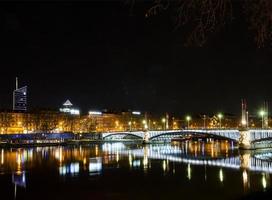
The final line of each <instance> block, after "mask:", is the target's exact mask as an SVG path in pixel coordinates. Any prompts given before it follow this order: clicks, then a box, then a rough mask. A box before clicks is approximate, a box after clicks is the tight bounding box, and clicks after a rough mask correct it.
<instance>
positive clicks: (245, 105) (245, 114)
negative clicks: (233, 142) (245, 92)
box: [241, 99, 248, 128]
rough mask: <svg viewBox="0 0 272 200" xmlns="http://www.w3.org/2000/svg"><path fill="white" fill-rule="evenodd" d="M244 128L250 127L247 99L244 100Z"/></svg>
mask: <svg viewBox="0 0 272 200" xmlns="http://www.w3.org/2000/svg"><path fill="white" fill-rule="evenodd" d="M241 123H242V127H244V128H247V127H248V111H247V103H246V100H245V99H242V121H241Z"/></svg>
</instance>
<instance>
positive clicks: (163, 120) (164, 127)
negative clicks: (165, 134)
mask: <svg viewBox="0 0 272 200" xmlns="http://www.w3.org/2000/svg"><path fill="white" fill-rule="evenodd" d="M162 123H163V129H164V130H165V129H166V124H165V123H166V119H165V118H162Z"/></svg>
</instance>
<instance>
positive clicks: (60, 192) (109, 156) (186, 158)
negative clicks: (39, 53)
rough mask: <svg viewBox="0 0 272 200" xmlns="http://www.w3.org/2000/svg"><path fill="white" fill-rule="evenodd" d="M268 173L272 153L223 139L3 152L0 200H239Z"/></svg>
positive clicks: (259, 188) (259, 189)
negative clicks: (245, 149) (247, 149)
mask: <svg viewBox="0 0 272 200" xmlns="http://www.w3.org/2000/svg"><path fill="white" fill-rule="evenodd" d="M271 174H272V150H259V151H254V152H253V151H250V152H241V151H239V150H238V149H237V147H236V146H235V145H234V144H233V143H231V142H228V141H209V142H202V141H197V142H196V141H187V142H173V143H171V144H152V145H142V144H137V143H121V142H115V143H101V144H88V145H81V146H59V147H34V148H16V149H0V192H1V199H72V200H79V199H98V200H99V199H110V200H115V199H116V200H117V199H118V200H119V199H120V200H122V199H135V200H136V199H137V200H138V199H209V200H211V199H222V200H224V199H241V198H245V197H248V196H249V197H251V196H252V195H253V196H254V195H256V194H257V196H258V195H262V194H266V193H267V191H269V190H270V187H271V182H272V181H271V178H272V176H271Z"/></svg>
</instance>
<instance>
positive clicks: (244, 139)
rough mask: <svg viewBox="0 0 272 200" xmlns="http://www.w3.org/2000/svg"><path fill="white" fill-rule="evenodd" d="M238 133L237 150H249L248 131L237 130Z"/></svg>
mask: <svg viewBox="0 0 272 200" xmlns="http://www.w3.org/2000/svg"><path fill="white" fill-rule="evenodd" d="M239 132H240V138H239V148H240V149H251V141H250V131H249V130H247V129H243V130H239Z"/></svg>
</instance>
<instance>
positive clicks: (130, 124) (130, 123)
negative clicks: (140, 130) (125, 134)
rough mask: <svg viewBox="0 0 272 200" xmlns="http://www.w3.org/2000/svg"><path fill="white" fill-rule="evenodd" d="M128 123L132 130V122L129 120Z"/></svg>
mask: <svg viewBox="0 0 272 200" xmlns="http://www.w3.org/2000/svg"><path fill="white" fill-rule="evenodd" d="M128 125H129V130H130V131H131V130H132V122H131V121H129V122H128Z"/></svg>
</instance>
